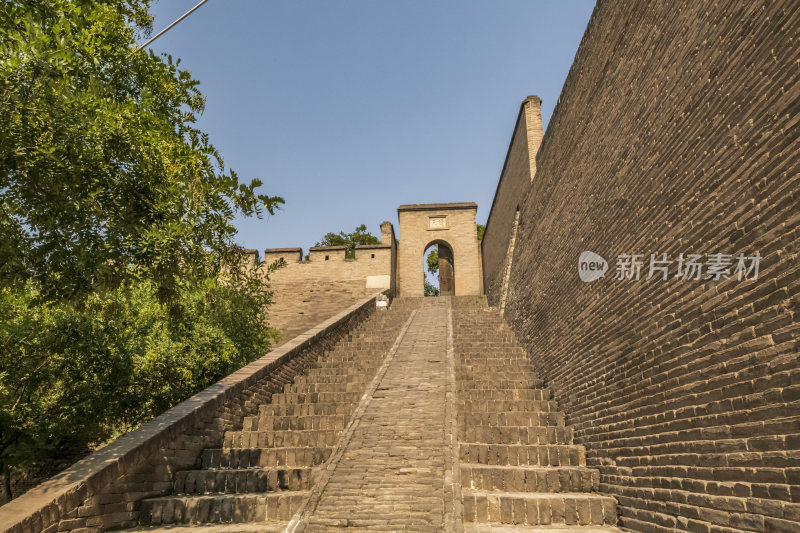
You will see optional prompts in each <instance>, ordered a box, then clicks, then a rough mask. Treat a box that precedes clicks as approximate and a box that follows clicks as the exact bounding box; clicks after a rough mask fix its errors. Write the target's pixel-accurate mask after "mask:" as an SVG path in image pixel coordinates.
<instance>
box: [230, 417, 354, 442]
mask: <svg viewBox="0 0 800 533" xmlns="http://www.w3.org/2000/svg"><path fill="white" fill-rule="evenodd" d="M349 418H350V415H349V414H347V415H344V414H340V415H308V416H262V417H260V418H259V419H258V429H259V430H261V431H263V430H267V429H284V430H286V429H292V430H294V429H344V427H345V426H346V425H347V420H348V419H349ZM230 433H231V434H236V433H241V434H243V435H244V434H246V433H252V432H249V431H240V432H230ZM225 438H226V441H227V438H228V433H226V434H225ZM234 442H235V441H234Z"/></svg>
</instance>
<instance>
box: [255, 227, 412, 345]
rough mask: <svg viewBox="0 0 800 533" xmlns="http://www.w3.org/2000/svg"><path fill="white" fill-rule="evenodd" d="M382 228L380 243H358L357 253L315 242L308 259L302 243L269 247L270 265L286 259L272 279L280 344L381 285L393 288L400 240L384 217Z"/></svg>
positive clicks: (266, 256) (273, 319) (266, 259)
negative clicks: (300, 244) (315, 244)
mask: <svg viewBox="0 0 800 533" xmlns="http://www.w3.org/2000/svg"><path fill="white" fill-rule="evenodd" d="M381 233H382V234H381V244H376V245H363V246H357V247H356V256H355V258H353V259H348V258H345V247H344V246H327V247H326V246H318V247H313V248H311V249H310V250H309V254H308V255H309V258H308V260H305V259H304V258H303V251H302V249H300V248H272V249H267V250H265V252H264V264H265V265H269V264H271V263H272V262H274V261H276V260H279V259H283V260H284V262H285V263H286V265H285V266H284V267H282V268H280V269H278V270H276V271H274V272H272V273H271V274H270V279H269V285H270V289H271V290H272V291H273V302H274V304H273V305H272V306H271V307H270V310H269V324H270V326H272V327H273V328H276V329H278V330H280V332H281V340H280V343H279V344H282V343H284V342H286V341H288V340H290V339H292V338H293V337H294V336H295V335H298V334H299V333H302V332H303V331H305V330H307V329H308V328H310V327H311V326H313V325H314V324H318V323H320V322H321V321H323V320H325V319H327V318H329V317H331V316H333V315H335V314H336V313H338V312H340V311H341V310H342V309H346V308H347V307H349V306H351V305H353V304H354V303H355V302H357V301H359V300H361V299H363V298H365V297H367V296H369V295H371V294H373V293H375V292H376V291H379V290H382V289H384V288H388V289H390V290H391V289H393V285H392V280H393V279H394V278H393V277H392V275H393V273H394V264H395V256H396V250H397V244H396V240H395V236H394V229H393V228H392V224H391V223H390V222H383V223H382V224H381Z"/></svg>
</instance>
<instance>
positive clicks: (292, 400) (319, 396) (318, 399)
mask: <svg viewBox="0 0 800 533" xmlns="http://www.w3.org/2000/svg"><path fill="white" fill-rule="evenodd" d="M363 395H364V393H363V392H311V393H296V392H282V393H279V394H276V395H274V396H273V397H272V404H273V405H276V404H310V403H351V404H357V403H358V402H359V400H360V399H361V397H362V396H363Z"/></svg>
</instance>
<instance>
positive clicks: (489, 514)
mask: <svg viewBox="0 0 800 533" xmlns="http://www.w3.org/2000/svg"><path fill="white" fill-rule="evenodd" d="M448 307H449V308H450V310H449V311H448V309H447V308H448ZM430 308H441V311H439V312H437V313H433V314H431V313H430V312H426V311H423V310H425V309H430ZM415 311H416V312H417V315H415V318H414V320H408V319H409V317H410V316H411V314H412V312H415ZM448 312H449V313H450V315H448ZM426 313H427V314H426ZM423 316H424V317H431V318H429V319H423V318H421V317H423ZM447 316H451V317H452V334H453V335H452V347H453V356H454V357H453V358H450V357H449V356H448V358H447V360H449V361H454V363H455V368H453V373H454V375H455V390H456V396H455V409H454V410H453V411H451V412H454V413H455V416H456V417H457V420H456V423H455V427H456V428H457V438H458V457H457V458H456V459H455V466H454V468H455V471H456V472H458V474H459V476H460V489H461V498H460V503H461V517H462V521H463V530H464V531H465V532H467V533H488V532H494V533H500V532H508V533H512V532H517V533H523V532H534V531H540V532H541V531H547V532H549V533H555V532H562V531H563V532H567V531H569V532H582V533H590V532H591V533H619V531H620V530H618V529H617V528H616V527H614V524H616V522H617V512H616V501H615V500H614V499H613V498H611V497H607V496H603V495H600V494H598V493H596V490H597V487H598V482H599V473H598V471H597V470H594V469H591V468H587V466H586V457H585V455H586V454H585V450H584V448H583V446H579V445H575V444H574V443H573V435H572V430H571V428H569V427H568V426H566V425H565V420H564V418H565V417H564V413H562V412H561V411H559V410H558V405H557V404H556V402H555V401H553V399H552V394H551V391H550V390H549V389H548V388H546V387H545V384H544V383H543V382H542V381H541V380H540V379H538V377H537V375H536V372H535V371H534V369H533V366H532V363H531V362H530V360H529V358H528V357H527V355H526V354H525V352H524V350H523V349H522V348H521V347H520V346H519V345H518V344H517V342H516V341H515V339H514V336H513V334H512V333H511V331H510V329H509V328H508V327H507V326H506V325H505V324H504V323H503V320H502V318H501V316H500V314H499V313H498V311H497V310H496V309H493V308H489V307H488V306H487V304H486V300H485V298H483V297H443V298H426V299H422V298H413V299H412V298H408V299H398V300H395V301H394V302H393V303H392V306H391V308H390V309H389V310H388V311H379V312H376V313H375V314H374V315H373V316H371V317H370V318H369V319H368V320H366V321H365V322H364V323H363V324H361V325H360V326H358V327H357V328H356V329H355V330H354V331H353V332H352V333H351V334H350V335H349V336H348V337H347V338H345V339H343V340H342V341H340V342H339V343H338V344H336V346H335V347H334V348H333V349H332V350H330V351H328V352H327V353H326V354H325V355H324V356H321V357H319V358H318V360H317V362H316V364H315V365H314V367H313V368H311V369H310V370H308V371H307V372H306V373H305V374H303V375H299V376H297V377H295V379H294V381H293V382H292V383H290V384H288V385H286V386H285V387H284V390H283V392H282V393H280V394H275V395H273V397H272V400H271V402H270V403H268V404H264V405H261V406H260V407H259V410H258V413H257V414H255V415H254V416H248V417H246V418H244V420H243V421H242V424H241V427H240V428H237V429H236V430H233V431H228V432H226V433H225V435H224V439H223V442H221V443H220V446H219V447H213V448H209V449H206V450H204V451H203V452H202V454H201V456H200V458H199V459H198V461H197V468H196V469H194V470H186V471H180V472H176V473H175V474H174V476H173V490H172V494H170V495H166V496H162V497H157V498H150V499H146V500H142V501H141V502H140V504H139V505H140V507H139V508H140V511H141V512H140V523H141V526H142V529H146V530H149V531H151V532H157V531H159V532H160V531H164V532H166V531H172V530H174V529H184V528H185V529H192V530H198V531H205V532H206V533H222V532H227V533H235V532H242V533H244V532H250V531H259V532H262V533H270V532H278V531H284V529H285V528H286V526H287V525H288V524H289V521H290V520H291V519H292V518H293V517H294V516H295V513H297V511H298V510H299V509H300V508H301V506H303V505H304V504H305V502H306V501H308V500H309V499H312V500H313V501H315V502H321V503H320V504H319V507H318V508H317V511H318V514H317V515H315V516H314V517H312V518H310V519H309V520H308V521H307V523H306V524H305V525H304V528H305V529H303V528H300V529H298V530H297V531H300V530H303V531H305V532H306V533H309V532H311V531H315V532H316V531H325V532H331V531H340V530H344V529H347V530H353V528H355V529H358V528H359V527H360V528H361V530H363V531H367V530H375V531H389V530H392V531H395V530H397V529H391V528H390V529H385V527H389V524H397V526H398V527H399V528H400V529H404V530H406V529H408V530H419V531H429V530H430V531H438V530H442V531H445V530H446V531H455V532H456V533H457V532H458V531H459V529H458V527H456V528H453V527H452V526H453V524H444V523H442V524H441V526H442V528H441V529H439V528H438V526H434V527H433V529H430V527H431V524H428V525H427V526H423V525H422V522H420V523H416V522H414V520H413V519H412V518H410V516H411V514H413V512H417V511H420V512H422V508H423V505H422V503H421V501H422V499H424V498H427V500H428V504H430V499H431V496H432V493H431V490H433V489H432V488H430V487H429V488H428V489H426V490H427V491H428V492H425V491H423V492H420V493H417V492H413V491H412V492H411V493H407V492H404V491H405V489H404V488H403V487H404V486H405V485H404V484H403V483H404V482H403V481H402V479H403V478H408V476H410V475H412V474H413V475H422V473H424V472H429V471H430V472H432V471H434V470H435V469H441V468H443V467H444V465H442V464H439V462H440V461H441V458H439V455H441V454H432V455H431V454H428V455H425V454H423V455H420V454H421V453H422V452H421V450H416V449H413V450H412V449H410V448H409V445H408V443H406V444H403V443H402V442H400V440H392V439H401V437H405V438H406V439H408V438H412V441H413V437H414V435H416V433H414V435H406V434H404V433H402V432H401V433H400V434H398V435H395V437H391V438H389V437H380V439H385V438H389V441H388V442H384V441H382V440H380V439H379V440H377V441H375V438H377V437H374V436H375V435H379V434H380V435H382V434H383V433H381V432H386V429H385V426H386V423H387V422H386V420H392V421H393V423H392V424H390V425H391V426H395V425H397V424H400V423H401V422H402V420H400V419H401V418H402V416H401V415H402V414H403V413H402V412H400V411H398V412H397V413H396V414H389V418H388V419H386V420H383V419H382V418H381V412H382V411H381V405H382V403H381V402H385V401H387V400H386V398H387V397H388V396H391V397H392V398H394V399H393V400H392V401H394V402H399V403H398V404H397V405H398V407H397V408H398V409H400V408H409V406H415V405H416V406H415V407H413V409H414V410H415V411H414V413H416V414H413V416H412V421H413V420H416V419H419V418H420V417H422V416H423V414H424V412H425V411H423V410H424V409H427V406H428V404H427V403H425V402H428V401H429V400H426V399H423V396H425V395H427V396H425V398H428V397H429V396H430V394H431V393H430V390H432V389H431V388H432V387H433V385H434V383H433V381H435V379H439V381H441V380H442V378H441V377H439V378H434V376H433V374H427V373H426V372H428V371H427V370H423V369H421V368H420V367H419V365H417V364H416V363H415V364H414V365H413V368H412V367H404V366H402V364H403V363H402V362H401V361H402V360H405V359H403V358H407V359H408V360H415V361H417V360H418V361H421V362H422V363H424V364H427V365H429V366H430V368H431V369H433V368H439V366H441V365H445V366H447V365H449V364H450V363H447V361H445V358H444V357H443V356H442V355H441V354H438V353H433V352H430V350H431V349H432V348H430V346H433V345H428V344H425V343H424V342H423V339H426V337H425V334H423V333H422V332H423V331H427V330H425V329H424V328H428V327H430V326H433V325H434V324H432V323H431V322H429V321H428V322H426V320H434V321H435V322H436V324H435V327H436V328H438V329H436V331H438V332H440V333H438V335H441V339H442V340H440V341H438V342H440V343H441V346H440V347H439V348H437V350H444V338H445V335H444V333H445V332H447V331H450V330H449V327H448V326H447V325H446V322H447V318H446V317H447ZM434 317H435V318H434ZM407 320H408V322H407ZM406 323H408V324H412V325H411V326H406V327H408V328H409V329H408V330H407V332H406V334H405V336H401V337H398V335H399V334H400V332H401V330H404V324H406ZM420 328H423V329H420ZM431 331H433V330H431ZM400 339H404V340H403V341H402V344H398V345H395V346H404V348H402V349H401V350H400V354H401V355H398V357H399V358H400V360H399V361H400V362H396V363H395V366H390V367H388V368H389V374H387V375H386V377H385V378H384V379H383V381H381V387H380V388H378V389H377V390H378V392H379V393H380V394H378V395H375V396H374V397H373V398H372V400H371V401H372V403H371V404H370V405H372V408H371V409H372V410H371V411H365V413H366V414H365V415H364V420H362V421H361V422H360V424H361V426H359V427H360V428H361V429H359V430H358V431H359V432H360V433H358V434H356V437H355V438H354V439H355V440H354V441H352V442H351V443H350V444H347V445H346V446H345V447H344V448H346V449H347V450H349V451H348V452H347V455H345V456H343V457H345V458H346V459H347V458H349V459H347V460H348V461H350V462H349V463H347V465H342V464H340V465H339V467H338V469H337V467H336V465H335V464H334V465H333V468H334V470H333V471H336V472H339V478H333V481H331V483H330V485H328V488H327V489H324V490H325V492H324V493H323V494H322V496H321V499H319V498H320V496H319V495H318V496H316V497H315V496H314V495H313V493H314V491H315V490H316V491H318V490H320V489H319V487H320V486H323V487H324V484H322V485H320V479H321V472H322V471H321V470H320V466H321V465H323V463H325V462H326V460H328V458H330V457H331V456H332V454H334V453H339V454H340V455H339V457H342V455H341V453H344V452H343V448H342V443H341V442H340V438H341V436H342V433H343V430H344V429H345V428H346V427H347V425H348V423H349V422H350V420H351V418H352V417H353V415H354V412H355V410H356V407H357V406H358V404H359V402H361V401H362V399H363V398H366V397H367V396H366V395H365V392H366V391H367V389H368V386H369V384H370V382H371V381H372V380H373V379H374V378H375V376H376V374H377V373H378V369H379V368H380V367H381V364H382V361H383V360H384V358H385V357H386V354H387V353H389V352H390V349H391V347H392V345H393V344H395V341H397V342H398V343H400V342H401V341H400ZM416 346H419V348H415V347H416ZM409 350H411V351H409ZM414 354H417V355H414ZM422 363H420V364H422ZM397 365H400V366H397ZM437 365H439V366H437ZM447 367H448V368H451V367H449V366H447ZM384 368H386V367H384ZM441 370H442V369H440V371H441ZM393 372H394V373H393ZM412 382H418V383H420V384H422V385H423V386H421V387H419V388H416V389H415V388H414V387H411V386H410V385H411V384H412ZM429 382H430V383H429ZM440 385H441V384H440ZM395 389H397V390H396V391H395ZM392 391H394V392H392ZM415 395H416V396H415ZM441 395H442V398H444V393H441ZM400 399H407V402H402V401H400ZM437 401H438V400H437ZM441 401H442V403H443V404H444V401H445V400H444V399H442V400H441ZM415 402H417V403H416V404H415ZM405 403H408V405H407V406H405V407H403V406H402V405H401V404H403V405H405ZM417 409H418V410H417ZM434 411H435V412H439V411H441V412H444V407H443V406H442V408H441V409H439V410H438V411H437V410H436V409H433V410H432V411H431V413H429V414H432V413H434ZM409 413H410V411H409ZM409 413H405V414H409ZM435 416H438V415H435ZM435 416H434V418H435ZM393 417H396V418H397V419H396V420H395V418H393ZM355 420H358V417H357V418H356V419H355ZM381 420H383V421H381ZM446 420H447V418H446V417H445V421H444V422H445V424H444V425H447V422H446ZM450 420H452V419H450ZM408 422H409V420H406V422H405V423H406V424H407V423H408ZM439 423H440V422H439V419H436V420H433V419H432V420H431V421H430V423H428V422H426V424H427V425H426V426H425V427H426V428H433V429H434V432H433V433H432V434H431V435H434V434H436V435H438V437H436V438H440V439H441V447H442V448H445V447H447V444H446V432H445V430H444V425H443V426H442V431H441V432H440V433H439V432H437V431H436V430H435V428H438V427H439ZM371 424H372V425H371ZM451 427H452V426H451ZM418 431H420V430H419V429H415V430H413V432H418ZM413 432H412V433H413ZM386 434H388V433H386ZM358 435H362V436H361V437H359V436H358ZM420 435H421V434H420ZM367 437H369V439H371V440H369V439H367ZM428 438H430V435H429V436H428ZM359 439H362V440H364V439H367V440H364V442H360V441H359ZM401 440H402V439H401ZM417 440H419V439H417ZM434 440H435V439H434ZM356 441H359V442H360V444H361V445H362V446H361V448H363V449H360V448H358V444H356ZM367 441H369V442H372V441H375V442H374V448H370V445H367V446H366V447H365V446H364V444H365V443H366V442H367ZM413 442H416V441H413ZM336 450H338V451H336ZM381 450H382V451H381ZM365 453H366V454H367V455H359V454H365ZM409 454H410V455H409ZM415 454H416V455H415ZM407 455H408V457H414V458H416V459H414V461H417V462H418V463H419V464H416V463H415V466H414V468H411V467H409V464H410V462H414V461H412V460H411V459H409V458H408V457H406V456H407ZM417 455H419V457H417ZM401 456H402V457H401ZM333 457H334V458H335V457H337V455H334V456H333ZM367 459H369V460H373V459H374V461H373V462H377V463H376V464H378V465H384V466H382V467H381V468H378V469H375V468H373V467H368V466H366V465H365V464H364V463H366V462H369V461H367ZM353 461H356V463H352V462H353ZM359 461H362V462H361V463H359ZM408 461H410V462H408ZM420 461H421V462H420ZM351 463H352V464H351ZM373 466H374V465H373ZM438 476H439V474H437V475H436V476H433V477H435V478H437V479H438ZM429 477H430V476H429ZM442 477H444V476H442ZM426 479H427V478H426ZM370 483H371V485H370ZM376 484H377V485H376ZM406 484H407V483H406ZM372 485H376V486H378V487H379V488H378V489H374V487H373V488H371V489H369V490H368V493H365V492H364V491H365V490H367V489H368V487H370V486H372ZM433 485H436V486H438V485H441V482H439V483H438V485H437V484H436V483H434V484H433ZM375 490H377V491H378V493H380V494H373V492H375ZM414 490H417V488H415V489H414ZM420 490H421V489H420ZM436 490H441V489H436ZM392 494H398V495H400V496H397V497H396V498H395V497H390V498H388V499H387V495H392ZM456 494H457V492H456ZM397 498H399V500H398V501H395V500H397ZM409 498H411V499H410V500H409ZM435 498H442V497H441V496H435V497H434V499H435ZM439 501H440V502H442V503H439V504H437V505H439V506H443V505H444V506H445V507H446V505H445V504H444V503H443V499H440V500H439ZM456 501H458V500H456ZM331 502H339V503H337V504H336V505H332V504H331ZM315 505H316V504H315ZM372 506H375V508H374V509H373V507H372ZM415 506H416V507H415ZM434 507H436V506H434ZM404 509H406V510H404ZM442 509H444V507H443V508H442ZM356 510H358V512H359V513H361V515H359V516H360V518H358V517H357V516H356V515H357V513H356ZM334 511H335V513H334ZM424 512H425V513H427V512H428V511H424ZM430 512H431V513H432V514H431V516H433V515H436V516H438V517H439V518H438V520H442V510H441V509H438V507H437V509H435V510H433V511H430ZM326 513H327V514H326ZM331 513H333V514H335V515H336V516H335V517H333V518H330V517H328V516H327V515H330V514H331ZM364 513H366V515H364ZM417 514H420V513H419V512H417ZM421 516H423V515H421ZM424 516H428V515H427V514H424ZM455 516H457V515H455ZM418 522H419V520H418ZM426 523H427V522H426ZM369 524H372V525H369ZM379 524H382V525H379ZM401 524H402V525H403V526H402V527H400V525H401ZM392 527H394V526H392ZM365 528H366V529H365ZM381 528H384V529H381ZM426 528H427V529H426Z"/></svg>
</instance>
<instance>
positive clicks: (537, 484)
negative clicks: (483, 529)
mask: <svg viewBox="0 0 800 533" xmlns="http://www.w3.org/2000/svg"><path fill="white" fill-rule="evenodd" d="M599 482H600V473H599V472H598V471H597V470H595V469H592V468H586V467H583V466H557V467H543V466H506V465H503V466H500V465H478V464H462V465H461V486H462V487H464V488H468V489H477V490H484V491H508V492H592V491H594V490H597V486H598V484H599Z"/></svg>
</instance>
